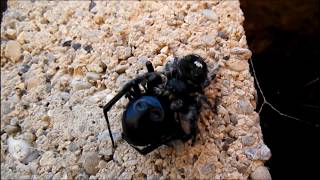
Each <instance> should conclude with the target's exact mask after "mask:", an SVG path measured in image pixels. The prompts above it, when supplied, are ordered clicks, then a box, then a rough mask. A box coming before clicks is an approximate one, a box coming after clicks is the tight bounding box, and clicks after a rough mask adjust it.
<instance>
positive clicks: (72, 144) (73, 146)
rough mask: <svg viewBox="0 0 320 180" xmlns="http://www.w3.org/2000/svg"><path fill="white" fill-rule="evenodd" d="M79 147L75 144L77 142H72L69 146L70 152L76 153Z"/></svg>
mask: <svg viewBox="0 0 320 180" xmlns="http://www.w3.org/2000/svg"><path fill="white" fill-rule="evenodd" d="M78 148H79V147H78V145H77V144H76V143H75V142H71V143H70V144H69V151H71V152H75V151H76V150H78Z"/></svg>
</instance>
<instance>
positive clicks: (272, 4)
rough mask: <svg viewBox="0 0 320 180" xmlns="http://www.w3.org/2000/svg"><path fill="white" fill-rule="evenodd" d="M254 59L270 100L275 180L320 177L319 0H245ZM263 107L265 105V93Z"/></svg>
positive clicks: (267, 114)
mask: <svg viewBox="0 0 320 180" xmlns="http://www.w3.org/2000/svg"><path fill="white" fill-rule="evenodd" d="M240 2H241V8H242V10H243V12H244V15H245V22H244V28H245V31H246V36H247V41H248V45H249V48H250V49H251V51H253V57H252V62H253V64H254V68H255V71H256V73H257V78H258V80H259V83H260V86H261V88H262V91H263V92H264V95H265V97H266V99H267V100H268V101H269V102H270V103H271V104H273V105H274V106H275V107H276V108H277V109H278V110H280V111H281V112H282V113H285V114H288V115H291V116H294V117H296V118H299V119H301V121H297V120H294V119H290V118H287V117H284V116H281V115H279V114H278V113H277V112H275V111H274V110H272V109H271V108H270V107H268V106H266V105H265V107H264V109H263V111H262V112H261V114H260V115H261V116H260V120H261V127H262V132H263V136H264V141H265V143H266V144H267V145H268V146H269V147H270V149H271V152H272V158H271V160H269V161H268V162H267V163H266V166H268V167H269V170H270V172H271V175H272V177H273V179H283V178H285V179H315V178H316V177H317V179H319V178H320V172H319V171H320V165H319V163H320V161H319V154H320V148H319V147H318V146H319V145H320V140H319V137H320V136H319V135H320V133H319V132H320V128H319V127H318V126H319V124H320V96H319V94H320V75H319V74H320V65H318V64H319V63H318V61H319V59H320V54H319V51H320V50H319V43H320V41H319V40H320V39H319V35H320V34H319V0H304V1H301V0H281V1H263V0H257V1H252V0H240ZM258 99H259V104H258V107H260V105H261V103H262V97H261V94H260V96H259V98H258Z"/></svg>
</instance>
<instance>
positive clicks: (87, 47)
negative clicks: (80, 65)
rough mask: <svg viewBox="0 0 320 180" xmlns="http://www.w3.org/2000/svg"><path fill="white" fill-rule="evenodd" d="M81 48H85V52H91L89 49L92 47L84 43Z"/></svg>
mask: <svg viewBox="0 0 320 180" xmlns="http://www.w3.org/2000/svg"><path fill="white" fill-rule="evenodd" d="M83 49H84V50H86V51H87V53H91V51H92V50H93V48H92V46H91V45H85V46H84V47H83Z"/></svg>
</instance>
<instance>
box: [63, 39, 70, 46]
mask: <svg viewBox="0 0 320 180" xmlns="http://www.w3.org/2000/svg"><path fill="white" fill-rule="evenodd" d="M71 42H72V41H71V40H68V41H65V42H64V43H63V44H62V47H70V46H71Z"/></svg>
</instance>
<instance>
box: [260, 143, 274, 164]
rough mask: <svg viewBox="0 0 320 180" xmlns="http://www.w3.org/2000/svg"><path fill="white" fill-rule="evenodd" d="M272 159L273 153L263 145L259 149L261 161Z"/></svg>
mask: <svg viewBox="0 0 320 180" xmlns="http://www.w3.org/2000/svg"><path fill="white" fill-rule="evenodd" d="M270 158H271V151H270V149H269V148H268V146H266V145H265V144H263V145H262V146H261V147H260V149H259V159H261V160H265V161H266V160H269V159H270Z"/></svg>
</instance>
